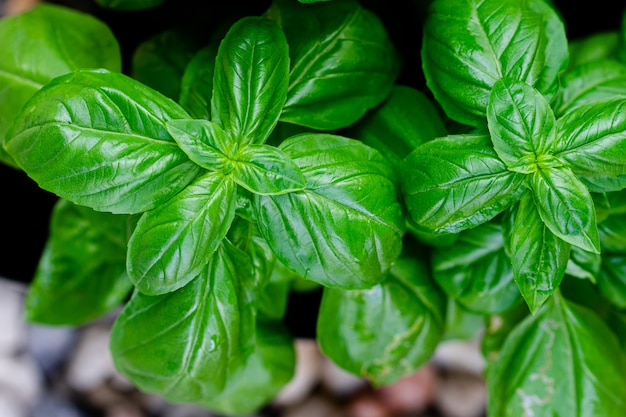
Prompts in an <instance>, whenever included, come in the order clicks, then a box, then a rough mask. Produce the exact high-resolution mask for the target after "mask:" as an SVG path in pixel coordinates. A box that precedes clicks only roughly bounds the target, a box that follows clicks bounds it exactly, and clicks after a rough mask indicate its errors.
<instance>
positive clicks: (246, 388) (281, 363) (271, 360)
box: [201, 323, 296, 416]
mask: <svg viewBox="0 0 626 417" xmlns="http://www.w3.org/2000/svg"><path fill="white" fill-rule="evenodd" d="M295 365H296V353H295V349H294V344H293V340H292V339H291V337H290V336H289V334H288V333H287V331H286V330H285V329H284V328H282V326H281V325H278V324H274V323H259V325H258V326H257V328H256V342H255V346H254V351H253V352H252V353H251V354H250V356H248V358H247V359H246V361H245V362H244V363H243V364H242V365H240V366H238V367H236V368H235V369H233V370H232V371H231V374H230V375H229V379H228V382H227V383H226V387H225V388H224V390H223V391H222V392H221V393H220V394H219V395H217V396H215V397H213V398H207V399H205V400H204V401H203V402H202V404H201V405H202V406H203V407H207V408H209V409H211V410H213V411H217V412H219V413H223V414H227V415H241V416H243V415H249V414H252V413H254V412H255V411H258V410H259V409H260V408H261V407H262V406H263V405H265V404H267V403H269V402H270V400H272V399H273V398H275V396H276V395H277V394H278V392H279V391H280V390H281V389H282V388H283V387H284V385H285V384H287V383H288V382H289V381H291V379H292V378H293V376H294V372H295Z"/></svg>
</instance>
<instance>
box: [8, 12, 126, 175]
mask: <svg viewBox="0 0 626 417" xmlns="http://www.w3.org/2000/svg"><path fill="white" fill-rule="evenodd" d="M78 68H107V69H109V70H111V71H116V72H119V71H121V68H122V64H121V54H120V47H119V45H118V43H117V40H116V39H115V36H114V35H113V32H111V30H110V29H109V28H108V26H107V25H106V24H104V23H103V22H101V21H100V20H98V19H97V18H95V17H94V16H92V15H89V14H86V13H82V12H80V11H78V10H75V9H72V8H69V7H62V6H58V5H54V4H49V3H48V4H46V3H44V4H37V5H36V6H34V7H32V8H31V9H30V10H28V11H25V12H23V13H21V14H18V15H14V16H6V17H4V18H2V19H1V20H0V97H2V100H0V161H1V162H4V163H7V164H9V165H13V166H15V167H17V164H16V163H15V161H13V159H12V158H11V157H10V156H9V155H8V154H7V153H6V152H5V151H4V149H3V147H2V146H1V145H2V143H3V142H4V141H5V138H6V134H7V131H8V129H9V126H10V125H11V123H12V122H13V119H15V117H16V116H17V114H18V113H19V111H20V109H21V108H22V107H23V106H24V104H25V103H26V101H27V100H28V99H29V98H30V97H31V96H32V95H33V94H35V92H37V90H39V89H40V88H41V87H43V86H44V85H45V84H47V83H48V82H50V81H51V80H52V79H53V78H54V77H57V76H59V75H63V74H67V73H68V72H71V71H72V70H75V69H78Z"/></svg>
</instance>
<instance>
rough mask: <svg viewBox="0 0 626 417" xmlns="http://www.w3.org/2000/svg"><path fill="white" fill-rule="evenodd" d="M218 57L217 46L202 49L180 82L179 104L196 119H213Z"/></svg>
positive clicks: (189, 64)
mask: <svg viewBox="0 0 626 417" xmlns="http://www.w3.org/2000/svg"><path fill="white" fill-rule="evenodd" d="M216 55H217V46H215V45H213V44H211V45H208V46H206V47H204V48H202V49H200V50H199V51H198V52H197V53H196V54H195V55H194V56H193V58H191V60H190V61H189V63H188V64H187V66H186V67H185V71H184V72H183V77H182V79H181V81H180V97H179V99H178V102H179V103H180V105H181V106H183V107H184V108H185V110H187V112H189V114H190V115H191V116H193V117H194V118H196V119H207V120H209V119H210V118H211V97H213V74H214V72H215V57H216Z"/></svg>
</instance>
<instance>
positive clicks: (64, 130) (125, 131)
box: [6, 70, 199, 213]
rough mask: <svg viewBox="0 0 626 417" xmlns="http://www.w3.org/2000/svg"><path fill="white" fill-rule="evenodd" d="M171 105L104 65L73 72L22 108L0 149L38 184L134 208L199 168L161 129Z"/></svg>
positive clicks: (149, 204) (77, 199)
mask: <svg viewBox="0 0 626 417" xmlns="http://www.w3.org/2000/svg"><path fill="white" fill-rule="evenodd" d="M177 118H189V115H187V113H186V112H185V111H184V110H183V109H182V108H181V107H180V106H178V105H177V104H176V103H174V102H173V101H171V100H169V99H167V98H166V97H165V96H163V95H161V94H159V93H157V92H156V91H154V90H152V89H150V88H148V87H145V86H143V85H142V84H140V83H139V82H137V81H135V80H133V79H131V78H129V77H127V76H125V75H122V74H118V73H113V72H109V71H106V70H78V71H75V72H73V73H71V74H68V75H66V76H62V77H59V78H57V79H55V80H54V81H53V82H51V83H50V84H48V85H47V86H46V87H44V88H42V89H41V90H40V91H39V92H38V93H37V94H35V96H33V98H32V99H31V100H30V101H29V102H28V104H27V105H26V106H25V109H24V111H23V112H22V113H21V114H20V116H19V117H18V119H17V120H16V122H15V125H14V126H13V129H12V136H11V137H10V138H9V139H8V142H7V143H6V150H7V151H8V152H9V153H10V154H11V156H13V158H14V159H15V161H16V162H17V163H18V164H19V165H20V166H21V167H22V168H23V169H24V171H26V173H27V174H28V176H30V177H31V178H32V179H34V180H35V181H36V182H37V183H38V184H39V186H40V187H41V188H43V189H45V190H48V191H51V192H53V193H55V194H57V195H59V196H61V197H63V198H65V199H67V200H69V201H72V202H74V203H77V204H81V205H85V206H89V207H92V208H94V209H96V210H99V211H110V212H114V213H138V212H142V211H146V210H149V209H151V208H153V207H156V206H158V205H159V204H161V203H162V202H164V201H165V200H167V199H168V198H170V197H172V196H173V195H174V194H176V193H178V192H179V191H180V190H181V189H183V188H184V187H185V186H186V185H187V184H188V183H189V182H191V181H192V180H193V178H194V177H195V176H196V175H197V174H198V172H199V167H198V166H197V165H196V164H194V163H193V162H191V161H190V160H189V158H187V156H186V155H185V153H184V152H183V151H182V150H181V149H179V147H178V146H177V144H176V142H175V141H174V139H173V138H172V137H171V136H170V134H169V133H168V132H167V130H166V128H165V123H166V121H168V120H171V119H177Z"/></svg>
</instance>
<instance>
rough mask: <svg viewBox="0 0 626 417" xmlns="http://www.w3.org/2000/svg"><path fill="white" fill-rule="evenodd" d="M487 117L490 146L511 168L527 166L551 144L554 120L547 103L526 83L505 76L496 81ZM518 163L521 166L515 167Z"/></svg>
mask: <svg viewBox="0 0 626 417" xmlns="http://www.w3.org/2000/svg"><path fill="white" fill-rule="evenodd" d="M487 120H488V124H489V132H490V133H491V140H492V142H493V147H494V149H495V151H496V153H497V154H498V156H499V157H500V159H502V161H504V163H505V164H507V165H508V166H509V169H511V170H516V169H517V170H520V169H521V170H523V169H524V168H526V169H528V168H529V167H528V165H531V166H532V165H534V163H535V159H536V157H537V156H539V155H542V154H548V153H551V151H552V148H553V147H554V142H555V139H556V123H555V119H554V114H553V113H552V110H551V109H550V103H548V102H547V101H546V99H545V98H544V97H543V96H542V95H541V93H539V91H537V90H536V89H534V88H533V87H531V86H529V85H528V84H525V83H523V82H517V81H512V80H510V79H506V78H505V79H502V80H498V81H496V83H495V84H494V85H493V89H492V90H491V95H490V96H489V103H488V105H487ZM529 156H530V157H531V158H530V159H529V158H528V157H529ZM524 157H526V158H524ZM522 158H523V160H522V161H520V159H522ZM520 163H521V165H522V166H521V167H516V166H515V165H517V164H520Z"/></svg>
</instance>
